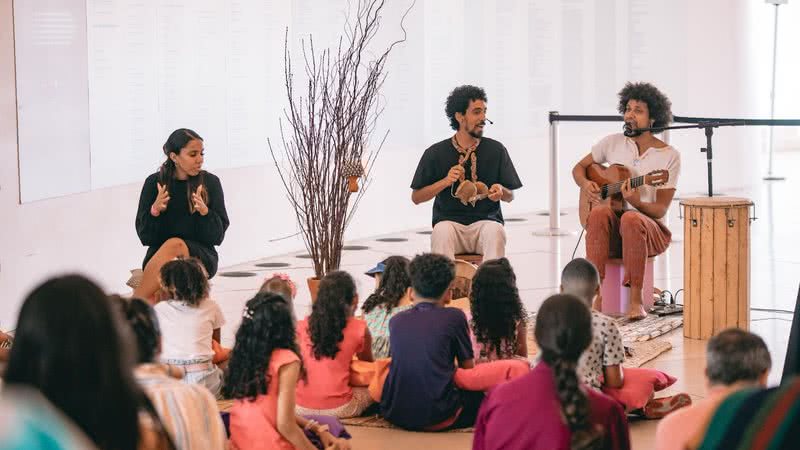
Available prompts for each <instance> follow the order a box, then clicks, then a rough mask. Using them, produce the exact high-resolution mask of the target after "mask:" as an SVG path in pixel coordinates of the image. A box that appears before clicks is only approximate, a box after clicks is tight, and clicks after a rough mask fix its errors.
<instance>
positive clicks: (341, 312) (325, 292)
mask: <svg viewBox="0 0 800 450" xmlns="http://www.w3.org/2000/svg"><path fill="white" fill-rule="evenodd" d="M355 296H356V284H355V282H354V281H353V277H351V276H350V274H348V273H347V272H344V271H341V270H337V271H334V272H331V273H329V274H327V275H325V277H323V278H322V280H321V281H320V283H319V292H317V301H316V302H314V305H313V306H312V307H311V315H310V316H309V317H308V335H309V337H310V338H311V349H312V351H313V354H314V358H316V359H322V358H324V357H328V358H335V357H336V354H337V353H339V342H342V339H344V328H345V327H346V326H347V319H349V318H350V316H351V315H352V314H353V308H352V304H353V298H355Z"/></svg>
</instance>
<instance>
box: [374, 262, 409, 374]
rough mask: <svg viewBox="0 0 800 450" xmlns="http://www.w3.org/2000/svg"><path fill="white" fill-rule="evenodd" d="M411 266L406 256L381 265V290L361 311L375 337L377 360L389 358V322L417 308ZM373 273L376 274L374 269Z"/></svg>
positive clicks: (376, 291) (379, 285)
mask: <svg viewBox="0 0 800 450" xmlns="http://www.w3.org/2000/svg"><path fill="white" fill-rule="evenodd" d="M408 262H409V261H408V258H405V257H403V256H390V257H389V258H386V259H385V260H384V261H382V262H381V263H379V265H378V267H380V266H381V265H382V266H383V271H382V274H381V277H380V282H379V284H378V288H377V289H376V290H375V292H374V293H373V294H372V295H370V296H369V297H367V300H366V301H364V305H363V306H362V307H361V309H362V310H363V311H364V320H365V321H366V322H367V326H368V327H369V332H370V334H371V335H372V356H374V357H375V358H376V359H377V358H388V357H389V353H390V348H389V320H390V319H391V318H392V317H394V316H395V314H397V313H400V312H403V311H406V310H407V309H409V308H411V307H412V306H414V305H412V304H411V279H410V278H409V277H408ZM370 272H373V273H374V269H373V270H371V271H370ZM368 273H369V272H368Z"/></svg>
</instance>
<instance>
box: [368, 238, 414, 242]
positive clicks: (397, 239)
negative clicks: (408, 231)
mask: <svg viewBox="0 0 800 450" xmlns="http://www.w3.org/2000/svg"><path fill="white" fill-rule="evenodd" d="M375 240H376V241H378V242H406V241H408V239H406V238H401V237H386V238H378V239H375Z"/></svg>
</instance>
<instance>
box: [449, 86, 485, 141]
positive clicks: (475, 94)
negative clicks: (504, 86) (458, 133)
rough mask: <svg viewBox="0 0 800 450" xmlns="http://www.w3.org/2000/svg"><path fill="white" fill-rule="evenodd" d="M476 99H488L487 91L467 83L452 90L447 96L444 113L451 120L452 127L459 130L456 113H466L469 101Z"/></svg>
mask: <svg viewBox="0 0 800 450" xmlns="http://www.w3.org/2000/svg"><path fill="white" fill-rule="evenodd" d="M475 100H483V101H484V102H486V101H488V100H486V91H484V90H483V88H479V87H477V86H471V85H469V84H466V85H464V86H459V87H457V88H455V89H453V90H452V92H450V95H448V96H447V101H446V102H445V105H444V113H445V114H446V115H447V118H448V119H449V120H450V128H452V129H454V130H458V121H457V120H456V113H461V114H466V112H467V108H468V107H469V102H471V101H475Z"/></svg>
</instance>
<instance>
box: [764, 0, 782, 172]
mask: <svg viewBox="0 0 800 450" xmlns="http://www.w3.org/2000/svg"><path fill="white" fill-rule="evenodd" d="M766 2H767V3H770V4H772V5H775V25H774V28H773V34H772V90H771V91H770V94H769V99H770V108H769V118H770V119H772V120H775V69H776V68H777V65H778V7H779V6H780V5H785V4H786V2H788V0H766ZM773 133H774V127H772V126H770V127H769V167H768V169H767V176H765V177H764V180H765V181H781V180H785V179H786V177H781V176H777V175H773V174H772V154H773V150H774V149H773V144H772V138H773Z"/></svg>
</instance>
